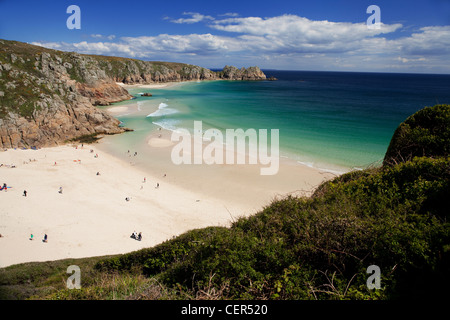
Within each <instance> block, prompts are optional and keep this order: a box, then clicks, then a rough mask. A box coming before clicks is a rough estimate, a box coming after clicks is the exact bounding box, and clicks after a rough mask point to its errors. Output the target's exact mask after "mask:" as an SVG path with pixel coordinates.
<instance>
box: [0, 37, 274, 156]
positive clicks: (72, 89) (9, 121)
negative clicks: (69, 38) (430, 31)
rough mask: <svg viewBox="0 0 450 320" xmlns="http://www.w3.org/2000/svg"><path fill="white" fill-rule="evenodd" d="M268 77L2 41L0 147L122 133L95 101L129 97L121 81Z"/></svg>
mask: <svg viewBox="0 0 450 320" xmlns="http://www.w3.org/2000/svg"><path fill="white" fill-rule="evenodd" d="M216 79H229V80H264V79H266V76H265V75H264V73H263V72H262V71H261V70H260V69H259V68H258V67H251V68H248V69H245V68H242V69H237V68H235V67H228V66H227V67H225V68H224V70H223V71H221V72H217V73H216V72H213V71H211V70H209V69H205V68H202V67H199V66H194V65H188V64H182V63H169V62H149V61H140V60H135V59H128V58H118V57H105V56H94V55H82V54H78V53H74V52H63V51H57V50H51V49H46V48H43V47H38V46H33V45H29V44H26V43H21V42H17V41H8V40H0V148H13V147H14V148H15V147H33V146H34V147H43V146H54V145H58V144H61V143H64V142H65V141H68V140H71V139H74V138H77V137H80V136H83V135H88V134H98V133H101V134H116V133H121V132H124V131H125V130H127V129H125V128H121V127H120V126H119V124H120V121H119V120H117V119H115V118H114V117H112V116H111V115H109V114H108V113H107V112H106V111H104V110H101V109H98V108H96V107H95V106H97V105H109V104H111V103H113V102H118V101H123V100H127V99H131V98H132V96H131V95H130V94H129V93H128V92H127V91H126V90H125V89H124V88H123V87H121V86H119V85H118V84H117V82H123V83H125V84H149V83H154V82H169V81H189V80H216Z"/></svg>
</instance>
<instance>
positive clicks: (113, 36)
mask: <svg viewBox="0 0 450 320" xmlns="http://www.w3.org/2000/svg"><path fill="white" fill-rule="evenodd" d="M91 37H92V38H95V39H108V40H114V39H115V38H116V36H115V35H113V34H111V35H109V36H104V35H102V34H91Z"/></svg>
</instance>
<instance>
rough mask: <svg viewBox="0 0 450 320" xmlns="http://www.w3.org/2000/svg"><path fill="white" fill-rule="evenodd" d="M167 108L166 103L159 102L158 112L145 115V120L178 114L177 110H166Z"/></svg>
mask: <svg viewBox="0 0 450 320" xmlns="http://www.w3.org/2000/svg"><path fill="white" fill-rule="evenodd" d="M168 106H169V105H168V104H167V103H164V102H161V103H160V104H159V106H158V110H156V111H155V112H152V113H150V114H149V115H147V118H148V117H162V116H167V115H169V114H174V113H177V112H178V110H176V109H172V108H167V107H168Z"/></svg>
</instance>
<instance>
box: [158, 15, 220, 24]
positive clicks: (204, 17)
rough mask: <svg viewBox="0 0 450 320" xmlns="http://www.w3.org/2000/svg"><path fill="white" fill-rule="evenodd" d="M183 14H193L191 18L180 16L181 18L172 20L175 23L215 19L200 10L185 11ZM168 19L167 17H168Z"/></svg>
mask: <svg viewBox="0 0 450 320" xmlns="http://www.w3.org/2000/svg"><path fill="white" fill-rule="evenodd" d="M183 15H185V16H191V17H190V18H180V19H176V20H170V21H171V22H173V23H180V24H181V23H188V24H191V23H197V22H200V21H204V20H214V18H213V17H211V16H206V15H203V14H200V13H198V12H183ZM166 19H167V18H166Z"/></svg>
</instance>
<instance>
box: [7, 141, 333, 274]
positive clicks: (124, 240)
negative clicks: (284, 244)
mask: <svg viewBox="0 0 450 320" xmlns="http://www.w3.org/2000/svg"><path fill="white" fill-rule="evenodd" d="M103 139H105V138H103ZM103 139H102V140H103ZM106 144H107V143H106V142H105V143H103V142H100V143H98V144H94V145H84V146H83V147H81V145H80V144H78V145H77V146H73V145H72V146H71V145H63V146H58V147H51V148H42V149H38V150H31V149H27V150H14V149H8V150H7V151H3V152H0V163H2V164H4V165H3V166H2V167H0V173H1V175H2V178H3V180H4V181H2V182H1V183H2V184H3V183H7V184H8V186H11V187H12V188H11V189H8V191H7V192H5V191H1V193H0V197H1V198H0V199H1V201H2V208H1V209H0V221H1V224H0V234H1V235H2V237H1V238H0V268H3V267H6V266H10V265H14V264H18V263H25V262H34V261H52V260H60V259H67V258H84V257H93V256H104V255H111V254H123V253H127V252H131V251H135V250H139V249H142V248H145V247H152V246H155V245H157V244H160V243H162V242H164V241H165V240H168V239H170V238H172V237H175V236H177V235H180V234H182V233H184V232H186V231H188V230H192V229H197V228H203V227H208V226H225V227H228V226H230V224H231V223H232V221H234V220H235V219H237V218H239V217H242V216H249V215H253V214H255V213H257V212H258V211H260V210H262V209H263V207H264V206H266V205H268V204H270V203H271V202H272V200H273V199H274V198H276V197H277V195H274V196H273V197H266V195H265V194H264V192H266V193H268V194H269V193H270V191H269V190H264V188H263V187H262V186H261V185H259V184H258V182H257V181H254V180H251V179H254V176H253V178H252V174H251V173H252V170H253V169H254V168H251V167H250V166H247V167H245V168H243V169H244V170H236V168H233V166H229V167H228V168H226V170H225V171H223V172H222V173H223V175H222V174H220V175H218V176H216V177H210V176H208V174H200V176H197V175H198V174H199V172H200V171H198V170H199V167H192V169H191V170H187V168H186V167H183V168H180V169H181V171H185V172H186V176H185V177H182V175H181V174H179V172H181V171H178V172H175V171H174V170H173V168H170V167H167V168H165V169H166V170H165V171H164V174H167V176H166V177H164V176H163V172H162V171H161V172H159V173H158V172H155V171H153V172H151V170H145V169H144V167H143V166H139V165H135V164H134V163H130V162H127V161H125V160H124V159H123V158H122V159H121V158H119V157H116V156H115V155H113V154H110V153H109V152H108V151H105V148H104V147H105V146H106ZM150 148H151V150H152V152H153V153H155V154H157V152H156V151H157V150H159V151H162V153H160V155H161V154H164V152H167V150H168V149H170V148H168V147H167V146H161V145H158V146H155V145H154V146H152V147H150ZM91 150H93V151H92V152H91ZM131 152H132V151H130V153H131ZM55 163H56V165H55ZM7 165H9V167H8V166H7ZM11 165H14V168H13V167H11ZM283 168H287V169H288V171H287V172H286V171H285V173H288V174H289V171H290V170H291V169H292V168H289V167H285V164H283ZM207 169H208V170H209V172H213V171H214V168H213V167H210V168H207ZM241 169H242V168H241ZM304 169H305V170H306V171H301V172H302V173H301V175H300V176H303V179H304V181H302V182H305V183H306V184H304V185H303V187H305V188H306V189H308V190H301V192H300V193H303V192H304V191H312V190H311V189H315V187H316V186H317V185H316V182H318V181H319V180H320V181H323V180H324V179H325V177H324V175H322V174H323V173H322V174H321V173H319V172H316V175H314V177H311V176H310V177H309V178H308V177H307V176H305V174H306V172H309V173H311V172H313V171H311V170H310V168H307V167H306V166H305V168H304ZM211 170H212V171H211ZM216 171H219V170H216ZM97 172H99V175H96V173H97ZM224 176H225V177H226V178H227V180H226V183H228V184H229V185H234V186H236V189H235V190H234V192H232V191H230V192H229V193H223V192H220V190H223V189H222V188H219V189H217V187H218V186H219V187H220V184H219V183H220V181H221V179H223V177H224ZM288 177H289V179H290V178H291V177H292V175H291V174H289V175H288ZM144 178H145V179H144ZM194 178H197V181H193V180H192V179H194ZM311 178H312V180H308V179H311ZM249 179H250V180H249ZM144 181H145V182H144ZM313 181H316V182H314V183H313ZM311 183H312V184H311ZM156 184H159V187H156ZM298 184H299V186H300V182H298ZM199 186H200V187H199ZM249 186H253V189H248V188H249ZM60 187H62V190H63V192H62V193H59V192H58V191H59V188H60ZM274 187H275V188H276V186H274ZM24 190H27V195H26V196H24V195H23V191H24ZM291 191H293V194H294V195H301V194H299V193H298V192H296V191H299V190H291ZM244 192H245V193H244ZM252 195H255V197H254V198H252ZM286 195H287V194H285V193H284V192H281V191H280V192H279V193H278V197H280V196H281V197H284V196H286ZM125 198H129V201H126V200H125ZM133 231H136V232H138V233H139V232H142V235H143V239H142V241H140V242H139V241H135V240H133V239H130V237H129V236H130V235H131V233H132V232H133ZM31 234H33V235H34V240H29V239H30V235H31ZM44 234H47V235H48V239H49V240H48V242H47V243H43V242H42V238H43V236H44Z"/></svg>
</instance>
